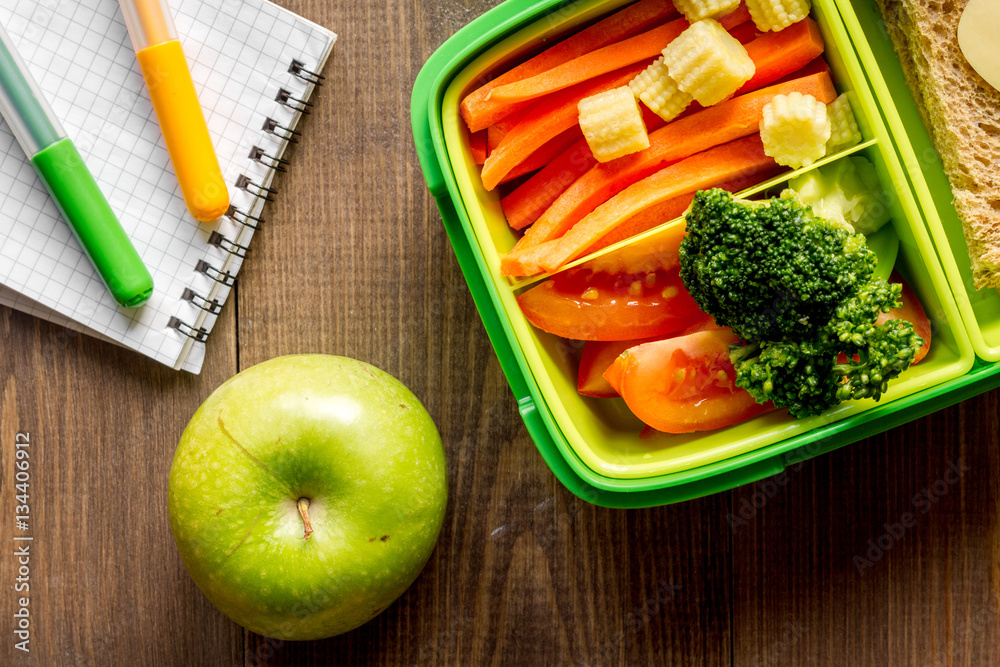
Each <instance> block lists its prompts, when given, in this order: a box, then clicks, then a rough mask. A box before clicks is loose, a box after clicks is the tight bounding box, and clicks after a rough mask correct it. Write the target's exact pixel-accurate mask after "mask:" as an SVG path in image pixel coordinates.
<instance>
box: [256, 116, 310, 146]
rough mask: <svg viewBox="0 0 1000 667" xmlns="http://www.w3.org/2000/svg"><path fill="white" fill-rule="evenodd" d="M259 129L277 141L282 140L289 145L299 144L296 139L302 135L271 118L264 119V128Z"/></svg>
mask: <svg viewBox="0 0 1000 667" xmlns="http://www.w3.org/2000/svg"><path fill="white" fill-rule="evenodd" d="M261 129H262V130H264V131H265V132H267V133H268V134H273V135H274V136H276V137H278V138H279V139H284V140H285V141H287V142H288V143H290V144H297V143H299V139H298V138H299V137H301V136H302V133H301V132H299V131H298V130H293V129H292V128H290V127H285V126H284V125H282V124H281V123H279V122H278V121H276V120H274V119H273V118H268V119H266V120H265V121H264V127H262V128H261Z"/></svg>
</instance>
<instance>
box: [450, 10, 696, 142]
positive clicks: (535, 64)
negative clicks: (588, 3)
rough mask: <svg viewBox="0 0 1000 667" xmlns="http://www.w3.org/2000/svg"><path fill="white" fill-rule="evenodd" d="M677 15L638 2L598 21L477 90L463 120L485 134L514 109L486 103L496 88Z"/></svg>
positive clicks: (466, 103)
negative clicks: (486, 130) (488, 96)
mask: <svg viewBox="0 0 1000 667" xmlns="http://www.w3.org/2000/svg"><path fill="white" fill-rule="evenodd" d="M677 16H678V12H677V10H676V9H674V5H673V3H672V2H671V1H670V0H640V2H637V3H636V4H634V5H632V6H630V7H626V8H625V9H623V10H621V11H620V12H617V13H615V14H612V15H611V16H609V17H607V18H605V19H603V20H601V21H598V22H597V23H595V24H594V25H592V26H590V27H589V28H585V29H584V30H581V31H580V32H578V33H576V34H574V35H571V36H569V37H567V38H566V39H564V40H562V41H561V42H559V43H558V44H555V45H554V46H551V47H549V48H548V49H546V50H545V51H543V52H541V53H539V54H538V55H537V56H535V57H533V58H531V59H530V60H527V61H525V62H523V63H521V64H520V65H518V66H517V67H514V68H512V69H510V70H508V71H507V72H505V73H503V74H501V75H500V76H498V77H496V78H495V79H493V80H492V81H490V82H489V83H486V84H485V85H483V86H480V87H479V88H477V89H476V90H474V91H473V92H471V93H469V95H467V96H466V97H465V99H464V100H462V104H461V112H462V118H464V119H465V122H466V123H467V124H468V126H469V129H470V130H472V131H473V132H477V131H479V130H484V129H486V128H487V127H489V126H490V125H493V124H494V123H496V122H497V121H498V120H500V119H501V118H503V117H504V114H507V113H513V112H514V111H515V110H516V108H513V107H511V106H510V105H505V106H504V107H503V108H500V107H499V106H498V105H497V104H496V103H487V102H486V96H487V95H489V93H490V91H491V90H493V89H494V88H496V87H497V86H502V85H504V84H506V83H512V82H514V81H520V80H521V79H526V78H528V77H530V76H534V75H536V74H539V73H541V72H544V71H546V70H550V69H552V68H553V67H557V66H559V65H561V64H563V63H564V62H567V61H569V60H572V59H573V58H576V57H578V56H582V55H583V54H585V53H589V52H591V51H593V50H594V49H599V48H601V47H602V46H605V45H606V44H611V43H612V42H617V41H619V40H622V39H627V38H629V37H632V36H633V35H638V34H639V33H641V32H645V31H646V30H649V29H650V28H652V27H653V26H655V25H657V24H660V23H663V22H664V21H668V20H670V19H673V18H676V17H677Z"/></svg>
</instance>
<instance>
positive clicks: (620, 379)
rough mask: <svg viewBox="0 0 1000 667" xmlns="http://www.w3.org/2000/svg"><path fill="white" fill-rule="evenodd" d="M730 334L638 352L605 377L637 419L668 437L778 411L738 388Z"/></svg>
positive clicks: (700, 335)
mask: <svg viewBox="0 0 1000 667" xmlns="http://www.w3.org/2000/svg"><path fill="white" fill-rule="evenodd" d="M738 342H739V338H737V337H736V335H735V334H734V333H733V332H732V331H730V330H729V329H714V330H711V331H699V332H696V333H692V334H688V335H686V336H678V337H676V338H668V339H666V340H661V341H656V342H653V343H645V344H643V345H639V346H637V347H633V348H631V349H629V350H627V351H626V352H625V353H623V354H622V355H621V356H620V357H618V358H617V359H616V360H615V363H614V364H613V365H612V367H611V368H610V369H609V370H608V372H607V373H606V374H605V375H604V377H605V379H607V380H608V382H609V383H610V384H611V386H612V387H614V389H615V390H616V391H617V392H618V393H619V394H620V395H621V397H622V398H624V399H625V403H626V404H627V405H628V407H629V409H631V410H632V412H634V413H635V415H636V416H637V417H638V418H639V419H641V420H642V421H643V422H645V423H646V424H648V425H649V426H650V427H652V428H654V429H656V430H658V431H663V432H665V433H691V432H694V431H709V430H712V429H717V428H722V427H723V426H729V425H730V424H735V423H737V422H740V421H743V420H744V419H748V418H750V417H753V416H754V415H757V414H760V413H762V412H766V411H768V410H771V409H773V406H772V405H771V404H770V403H767V404H765V405H759V404H758V403H757V402H756V401H754V399H753V397H752V396H750V394H748V393H747V392H746V391H745V390H743V389H740V388H739V387H737V386H736V385H735V384H734V381H735V377H736V372H735V370H734V369H733V365H732V363H731V362H730V361H729V346H730V345H734V344H736V343H738Z"/></svg>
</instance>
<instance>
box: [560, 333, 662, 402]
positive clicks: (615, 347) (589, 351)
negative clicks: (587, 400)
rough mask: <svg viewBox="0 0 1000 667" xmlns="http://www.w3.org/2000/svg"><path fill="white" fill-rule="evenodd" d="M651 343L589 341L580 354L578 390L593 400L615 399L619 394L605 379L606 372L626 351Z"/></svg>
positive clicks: (639, 341)
mask: <svg viewBox="0 0 1000 667" xmlns="http://www.w3.org/2000/svg"><path fill="white" fill-rule="evenodd" d="M648 342H650V339H648V338H641V339H639V340H608V341H597V340H589V341H587V342H586V343H584V344H583V352H581V353H580V372H579V373H578V374H577V380H576V390H577V391H578V392H580V393H581V394H583V395H584V396H591V397H593V398H614V397H615V396H617V395H618V392H617V391H615V390H614V388H613V387H612V386H611V384H610V383H609V382H608V381H607V380H606V379H604V372H605V371H607V370H608V369H609V368H611V364H613V363H615V359H617V358H618V355H620V354H621V353H622V352H624V351H625V350H627V349H629V348H630V347H635V346H636V345H642V344H643V343H648Z"/></svg>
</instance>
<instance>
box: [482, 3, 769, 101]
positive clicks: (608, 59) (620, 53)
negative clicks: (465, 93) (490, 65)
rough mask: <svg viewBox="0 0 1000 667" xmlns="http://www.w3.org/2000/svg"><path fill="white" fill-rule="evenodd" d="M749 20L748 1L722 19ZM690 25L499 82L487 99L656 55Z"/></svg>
mask: <svg viewBox="0 0 1000 667" xmlns="http://www.w3.org/2000/svg"><path fill="white" fill-rule="evenodd" d="M749 20H750V12H749V11H748V10H747V8H746V5H740V7H739V9H737V10H736V11H734V12H732V13H730V14H728V15H726V16H724V17H722V18H721V19H719V23H720V24H722V27H723V28H725V29H726V30H729V29H731V28H734V27H736V26H738V25H740V24H742V23H747V22H748V21H749ZM689 25H690V24H689V23H688V22H687V20H686V19H677V20H676V21H671V22H670V23H664V24H663V25H661V26H657V27H656V28H653V29H652V30H649V31H647V32H644V33H642V34H641V35H636V36H635V37H631V38H629V39H624V40H622V41H620V42H615V43H614V44H609V45H607V46H605V47H602V48H600V49H597V50H595V51H591V52H590V53H588V54H586V55H582V56H580V57H578V58H574V59H573V60H570V61H569V62H565V63H563V64H562V65H559V66H558V67H553V68H552V69H550V70H548V71H546V72H542V73H541V74H536V75H535V76H532V77H529V78H527V79H522V80H521V81H516V82H514V83H508V84H506V85H503V86H498V87H496V88H494V89H493V90H492V91H490V93H489V95H487V97H486V101H487V102H501V103H506V104H515V103H517V102H525V101H527V100H533V99H537V98H539V97H542V96H543V95H548V94H550V93H554V92H556V91H559V90H563V89H565V88H569V87H570V86H575V85H576V84H578V83H580V82H582V81H587V80H588V79H592V78H594V77H595V76H600V75H601V74H606V73H608V72H613V71H614V70H616V69H621V68H622V67H625V66H626V65H631V64H632V63H637V62H640V61H642V60H651V59H656V58H658V57H659V56H660V52H661V51H663V48H664V47H665V46H667V45H668V44H670V42H672V41H674V39H675V38H676V37H677V36H678V35H680V34H681V33H682V32H684V31H685V30H686V29H687V28H688V26H689Z"/></svg>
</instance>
